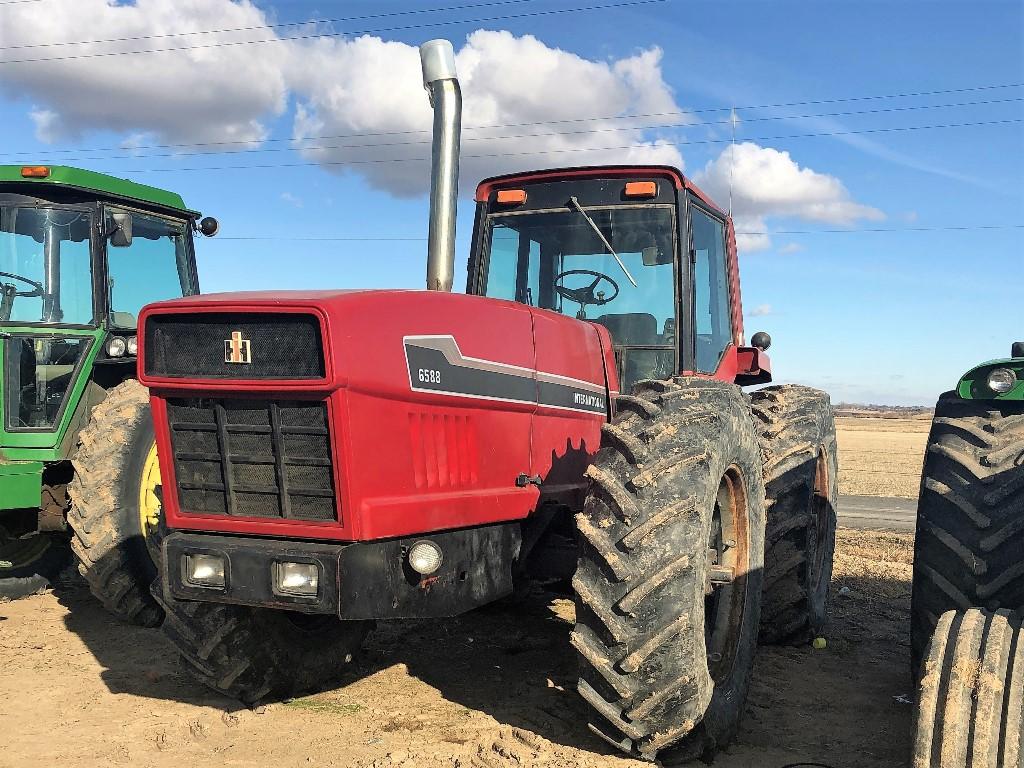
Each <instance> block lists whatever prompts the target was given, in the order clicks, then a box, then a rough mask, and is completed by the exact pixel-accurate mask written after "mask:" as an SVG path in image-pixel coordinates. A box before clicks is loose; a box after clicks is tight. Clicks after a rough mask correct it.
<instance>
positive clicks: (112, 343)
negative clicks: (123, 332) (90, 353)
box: [107, 336, 128, 357]
mask: <svg viewBox="0 0 1024 768" xmlns="http://www.w3.org/2000/svg"><path fill="white" fill-rule="evenodd" d="M126 351H128V344H127V342H125V340H124V339H122V338H121V337H120V336H111V337H110V338H109V339H107V354H108V355H110V356H111V357H124V353H125V352H126Z"/></svg>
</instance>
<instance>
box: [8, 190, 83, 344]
mask: <svg viewBox="0 0 1024 768" xmlns="http://www.w3.org/2000/svg"><path fill="white" fill-rule="evenodd" d="M91 224H92V216H91V215H90V214H89V212H88V211H84V210H73V209H69V208H57V207H36V206H17V205H2V206H0V323H5V322H12V323H33V324H39V323H52V324H63V325H89V324H91V323H92V322H93V319H94V318H93V302H92V260H91V258H90V253H89V251H90V248H89V234H90V230H91Z"/></svg>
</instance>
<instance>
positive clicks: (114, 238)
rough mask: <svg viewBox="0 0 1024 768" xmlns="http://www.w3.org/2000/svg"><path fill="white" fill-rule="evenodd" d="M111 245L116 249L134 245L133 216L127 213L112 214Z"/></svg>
mask: <svg viewBox="0 0 1024 768" xmlns="http://www.w3.org/2000/svg"><path fill="white" fill-rule="evenodd" d="M110 224H111V227H110V233H109V234H110V244H111V245H112V246H114V247H115V248H127V247H128V246H129V245H131V244H132V215H131V214H130V213H125V212H117V211H115V212H112V213H111V214H110Z"/></svg>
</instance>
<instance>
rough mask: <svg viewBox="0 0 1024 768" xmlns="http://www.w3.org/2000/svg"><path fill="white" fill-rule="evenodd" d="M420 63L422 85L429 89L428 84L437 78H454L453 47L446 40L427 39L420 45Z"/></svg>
mask: <svg viewBox="0 0 1024 768" xmlns="http://www.w3.org/2000/svg"><path fill="white" fill-rule="evenodd" d="M420 63H421V64H422V65H423V87H424V88H426V89H427V90H430V84H431V83H433V82H436V81H437V80H455V79H456V74H455V49H454V48H452V44H451V42H449V41H448V40H428V41H427V42H425V43H424V44H423V45H421V46H420Z"/></svg>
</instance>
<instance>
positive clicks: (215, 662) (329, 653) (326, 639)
mask: <svg viewBox="0 0 1024 768" xmlns="http://www.w3.org/2000/svg"><path fill="white" fill-rule="evenodd" d="M153 592H154V594H156V595H157V596H158V599H159V601H160V604H161V605H162V606H163V609H164V613H165V618H164V623H163V625H162V627H161V629H162V631H163V633H164V636H165V637H167V639H168V640H170V641H171V643H172V644H173V645H174V647H175V648H176V649H177V650H178V653H179V654H180V656H181V660H182V663H183V664H184V666H185V668H186V669H187V670H188V671H189V672H190V673H191V674H192V675H193V676H194V677H195V678H196V679H197V680H198V681H199V682H201V683H203V684H204V685H206V686H208V687H210V688H212V689H213V690H215V691H217V692H218V693H221V694H223V695H225V696H230V697H231V698H233V699H237V700H238V701H241V702H242V703H244V704H248V705H255V704H258V703H259V702H261V701H272V700H280V699H284V698H288V697H291V696H296V695H299V694H301V693H304V692H306V691H309V690H311V689H315V688H316V687H318V686H321V685H324V684H325V683H328V682H332V681H334V680H336V679H337V678H338V677H339V676H340V675H341V674H342V673H343V672H344V670H345V668H346V667H347V666H348V665H349V664H350V663H351V662H352V659H353V657H354V656H355V654H356V653H357V652H358V650H359V647H360V646H361V645H362V642H363V638H365V637H366V633H367V632H368V631H369V630H370V628H371V627H372V625H373V622H370V621H341V620H339V619H338V618H337V617H336V616H329V615H309V614H302V613H296V612H293V611H279V610H272V609H268V608H250V607H247V606H241V605H226V604H223V603H201V602H193V601H187V600H176V599H174V598H172V597H170V596H169V595H167V594H166V593H164V592H163V591H162V590H161V587H160V584H159V583H155V584H153Z"/></svg>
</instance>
